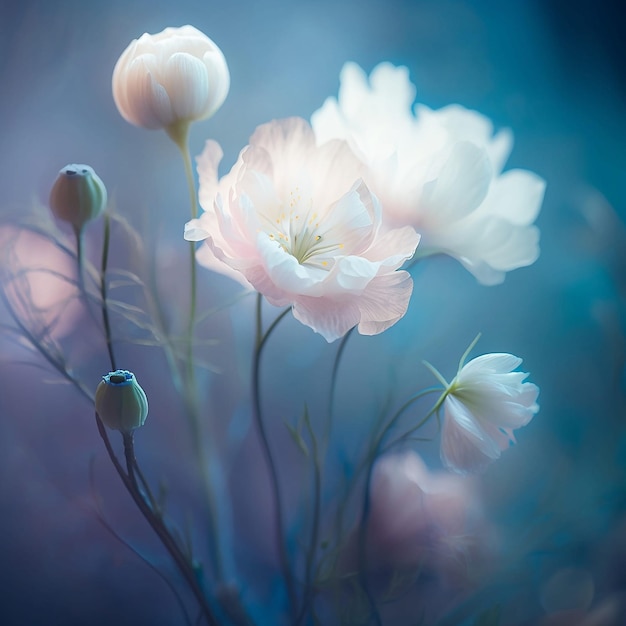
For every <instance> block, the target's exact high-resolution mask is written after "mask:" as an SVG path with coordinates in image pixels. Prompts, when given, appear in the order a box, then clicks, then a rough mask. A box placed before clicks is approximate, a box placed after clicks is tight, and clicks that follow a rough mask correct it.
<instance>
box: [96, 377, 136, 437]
mask: <svg viewBox="0 0 626 626" xmlns="http://www.w3.org/2000/svg"><path fill="white" fill-rule="evenodd" d="M96 413H97V414H98V415H99V416H100V419H101V420H102V421H103V422H104V424H105V425H106V426H108V427H109V428H111V429H113V430H119V431H121V432H123V433H128V432H130V431H131V430H134V429H135V428H139V426H143V423H144V422H145V421H146V416H147V415H148V398H147V397H146V393H145V391H144V390H143V389H142V388H141V386H140V385H139V383H138V382H137V379H136V378H135V375H134V374H133V373H132V372H129V371H128V370H115V371H114V372H109V373H108V374H107V375H106V376H103V377H102V381H101V382H100V384H99V385H98V388H97V389H96Z"/></svg>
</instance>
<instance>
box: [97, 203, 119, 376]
mask: <svg viewBox="0 0 626 626" xmlns="http://www.w3.org/2000/svg"><path fill="white" fill-rule="evenodd" d="M110 239H111V220H110V217H109V214H108V213H105V214H104V240H103V242H102V263H101V265H100V297H101V299H102V324H103V326H104V338H105V340H106V344H107V351H108V353H109V361H110V362H111V371H115V370H116V369H117V367H116V366H115V355H114V354H113V342H112V339H111V322H110V320H109V307H108V306H107V283H106V271H107V264H108V261H109V243H110Z"/></svg>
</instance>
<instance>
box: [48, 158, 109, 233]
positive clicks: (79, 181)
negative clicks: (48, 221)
mask: <svg viewBox="0 0 626 626" xmlns="http://www.w3.org/2000/svg"><path fill="white" fill-rule="evenodd" d="M106 203H107V190H106V187H105V186H104V183H103V182H102V180H100V177H99V176H98V175H97V174H96V173H95V172H94V171H93V168H91V167H89V165H76V164H71V165H66V166H65V167H64V168H63V169H62V170H61V171H60V172H59V175H58V177H57V179H56V181H55V182H54V185H53V186H52V190H51V191H50V209H52V212H53V213H54V215H55V216H56V217H58V218H59V219H60V220H63V221H64V222H69V223H70V224H72V226H74V229H75V230H79V231H80V230H81V229H82V227H83V226H84V225H85V224H86V223H87V222H88V221H89V220H92V219H94V218H96V217H98V215H100V213H102V211H104V209H105V207H106Z"/></svg>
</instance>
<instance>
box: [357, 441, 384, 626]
mask: <svg viewBox="0 0 626 626" xmlns="http://www.w3.org/2000/svg"><path fill="white" fill-rule="evenodd" d="M377 456H378V449H377V448H375V449H374V450H373V451H372V454H371V455H370V462H369V466H368V468H367V477H366V479H365V494H364V496H363V508H362V511H361V524H360V525H359V534H358V540H357V541H358V546H359V548H358V554H359V556H358V560H359V582H360V583H361V587H362V588H363V592H364V593H365V596H366V597H367V601H368V602H369V604H370V607H371V609H372V616H373V617H374V621H375V623H376V625H377V626H382V624H383V622H382V620H381V617H380V613H379V612H378V607H377V606H376V598H374V594H373V593H372V591H371V589H370V586H369V580H368V576H367V574H368V572H367V567H368V565H367V525H368V522H369V515H370V510H371V497H370V486H371V482H372V472H373V469H374V462H375V461H376V457H377Z"/></svg>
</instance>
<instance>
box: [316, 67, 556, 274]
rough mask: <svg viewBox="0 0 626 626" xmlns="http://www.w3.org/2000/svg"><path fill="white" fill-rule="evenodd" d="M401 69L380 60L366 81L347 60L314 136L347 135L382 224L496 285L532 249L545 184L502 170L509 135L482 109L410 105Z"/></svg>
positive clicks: (530, 256) (410, 90) (411, 91)
mask: <svg viewBox="0 0 626 626" xmlns="http://www.w3.org/2000/svg"><path fill="white" fill-rule="evenodd" d="M414 98H415V87H414V86H413V85H412V84H411V83H410V81H409V78H408V70H407V68H405V67H394V66H393V65H391V64H389V63H382V64H380V65H378V66H377V67H376V68H374V70H373V71H372V73H371V75H370V77H369V81H368V78H367V76H366V75H365V73H364V72H363V70H362V69H361V68H360V67H359V66H358V65H356V64H354V63H347V64H346V65H345V66H344V68H343V70H342V72H341V85H340V88H339V97H338V99H335V98H328V99H327V100H326V102H325V103H324V105H323V106H322V107H321V108H320V109H319V110H318V111H316V112H315V113H314V114H313V116H312V118H311V122H312V126H313V130H314V131H315V134H316V137H317V140H318V142H319V143H324V142H325V141H328V140H330V139H332V138H341V139H345V140H347V141H348V142H349V143H350V145H351V147H352V148H353V150H355V152H356V153H357V154H358V155H359V156H360V158H361V159H362V160H363V161H364V163H366V164H367V166H368V172H367V174H366V176H365V182H366V184H367V185H368V186H369V187H370V188H371V189H372V191H373V192H374V193H375V194H376V195H377V196H378V197H379V199H380V201H381V203H382V208H383V215H384V219H385V223H386V224H387V225H388V226H403V225H407V224H410V225H412V226H413V227H415V228H416V230H417V231H418V232H419V233H420V234H421V235H422V240H421V244H420V249H419V252H418V256H426V255H428V254H437V253H444V254H448V255H450V256H452V257H455V258H456V259H458V260H459V261H460V262H461V263H462V264H463V265H464V266H465V267H466V268H467V269H468V270H469V271H470V272H472V274H474V275H475V276H476V278H477V279H478V280H479V281H480V282H481V283H483V284H488V285H491V284H496V283H499V282H502V280H504V275H505V273H506V272H507V271H510V270H512V269H515V268H518V267H523V266H526V265H530V264H531V263H533V262H534V261H535V260H536V259H537V257H538V255H539V247H538V241H539V232H538V230H537V228H536V227H535V226H533V222H534V220H535V218H536V217H537V214H538V212H539V209H540V207H541V202H542V199H543V193H544V188H545V183H544V181H543V180H542V179H541V178H539V177H538V176H537V175H535V174H533V173H532V172H528V171H525V170H511V171H508V172H505V173H504V174H502V173H501V172H502V168H503V166H504V163H505V161H506V159H507V157H508V155H509V153H510V150H511V146H512V135H511V133H510V132H509V131H508V130H503V131H500V132H499V133H497V134H496V135H495V136H494V135H493V126H492V124H491V122H490V121H489V120H488V119H487V118H485V117H484V116H482V115H480V114H479V113H476V112H474V111H469V110H467V109H464V108H463V107H461V106H459V105H451V106H448V107H445V108H443V109H440V110H438V111H431V110H430V109H428V108H427V107H424V106H421V105H417V106H416V107H415V113H413V112H412V110H411V105H412V102H413V100H414Z"/></svg>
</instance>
